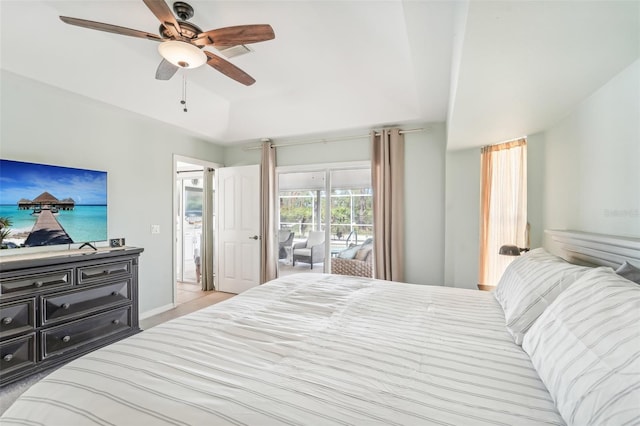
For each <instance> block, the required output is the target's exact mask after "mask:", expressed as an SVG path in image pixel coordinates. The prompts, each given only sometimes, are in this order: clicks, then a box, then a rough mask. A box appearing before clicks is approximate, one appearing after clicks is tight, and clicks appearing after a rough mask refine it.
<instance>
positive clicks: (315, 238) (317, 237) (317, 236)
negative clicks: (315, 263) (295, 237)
mask: <svg viewBox="0 0 640 426" xmlns="http://www.w3.org/2000/svg"><path fill="white" fill-rule="evenodd" d="M322 243H324V231H312V232H309V238H308V239H307V248H311V247H313V246H317V245H318V244H322Z"/></svg>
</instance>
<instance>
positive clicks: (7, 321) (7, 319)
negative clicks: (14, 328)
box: [2, 317, 13, 325]
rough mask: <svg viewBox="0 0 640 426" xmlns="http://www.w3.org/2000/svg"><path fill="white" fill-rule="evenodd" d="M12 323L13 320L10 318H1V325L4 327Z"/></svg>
mask: <svg viewBox="0 0 640 426" xmlns="http://www.w3.org/2000/svg"><path fill="white" fill-rule="evenodd" d="M12 322H13V318H11V317H5V318H2V323H3V324H4V325H9V324H11V323H12Z"/></svg>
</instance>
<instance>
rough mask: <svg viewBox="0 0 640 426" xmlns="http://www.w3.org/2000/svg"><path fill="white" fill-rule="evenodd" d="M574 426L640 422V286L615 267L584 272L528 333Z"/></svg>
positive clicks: (538, 364)
mask: <svg viewBox="0 0 640 426" xmlns="http://www.w3.org/2000/svg"><path fill="white" fill-rule="evenodd" d="M522 348H523V349H524V350H525V351H526V352H527V353H528V354H529V356H530V357H531V361H532V363H533V365H534V366H535V368H536V370H537V372H538V375H539V376H540V378H541V379H542V381H543V382H544V384H545V385H546V387H547V389H548V390H549V393H550V394H551V396H552V397H553V399H554V401H555V403H556V407H557V408H558V411H559V412H560V415H562V418H563V419H564V420H565V421H566V422H567V424H569V425H580V426H587V425H623V424H637V422H638V420H640V287H639V286H637V285H636V284H634V283H632V282H631V281H628V280H626V279H624V278H622V277H620V276H618V275H616V274H615V273H614V272H613V270H612V269H611V268H595V269H593V270H592V271H590V272H587V273H586V274H584V275H583V276H582V277H581V278H580V279H578V280H577V281H576V282H575V283H574V284H573V285H572V286H571V287H570V288H569V289H567V290H566V291H565V292H564V293H562V294H561V295H560V296H558V298H557V299H556V300H555V302H553V303H552V304H551V306H549V308H548V309H547V310H546V311H545V312H544V313H543V314H542V315H540V318H538V321H536V323H535V324H534V325H533V326H532V327H531V329H530V330H529V332H528V333H527V335H526V336H525V338H524V343H523V344H522Z"/></svg>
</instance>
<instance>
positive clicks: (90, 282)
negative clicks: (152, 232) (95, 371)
mask: <svg viewBox="0 0 640 426" xmlns="http://www.w3.org/2000/svg"><path fill="white" fill-rule="evenodd" d="M142 251H143V249H141V248H134V247H122V248H117V249H106V248H105V249H98V250H97V251H93V250H91V251H85V250H69V251H60V252H46V253H38V254H35V253H32V254H30V255H15V256H3V257H0V387H1V386H4V385H6V384H8V383H11V382H14V381H16V380H19V379H22V378H24V377H26V376H28V375H31V374H34V373H37V372H40V371H43V370H45V369H47V368H50V367H53V366H55V365H57V364H62V363H65V362H68V361H70V360H71V359H74V358H77V357H79V356H80V355H83V354H85V353H87V352H90V351H92V350H95V349H97V348H99V347H102V346H105V345H108V344H110V343H113V342H115V341H117V340H120V339H123V338H125V337H127V336H130V335H132V334H135V333H137V332H139V331H140V329H139V327H138V259H139V256H140V253H142Z"/></svg>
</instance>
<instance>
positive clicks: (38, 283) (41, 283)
mask: <svg viewBox="0 0 640 426" xmlns="http://www.w3.org/2000/svg"><path fill="white" fill-rule="evenodd" d="M43 284H44V283H43V282H42V281H36V282H35V283H33V286H34V287H37V288H40V287H42V285H43Z"/></svg>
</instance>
